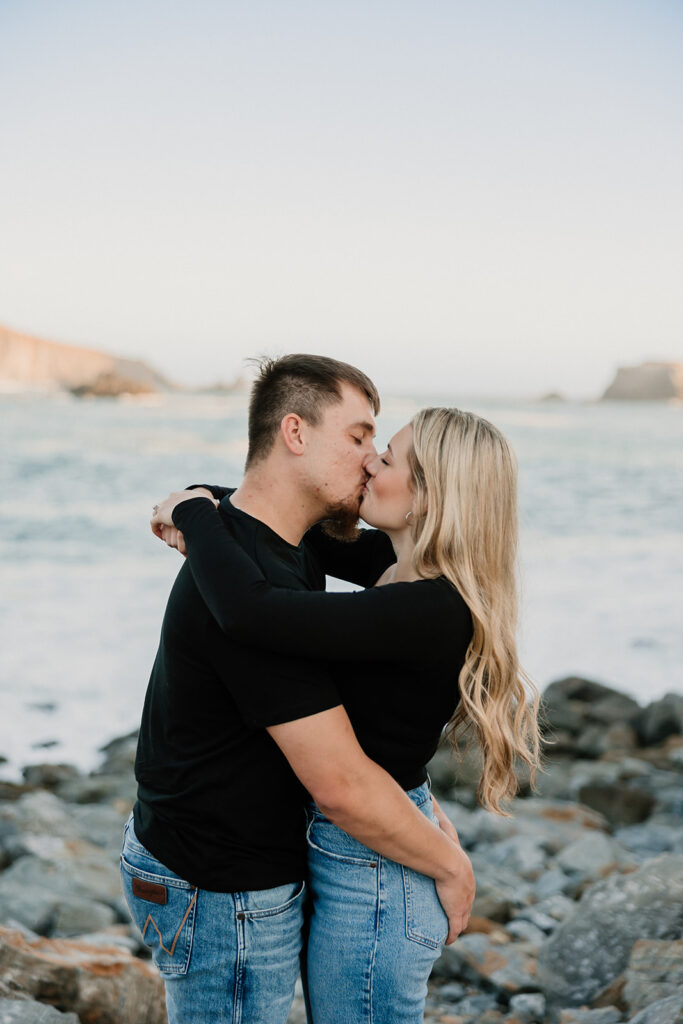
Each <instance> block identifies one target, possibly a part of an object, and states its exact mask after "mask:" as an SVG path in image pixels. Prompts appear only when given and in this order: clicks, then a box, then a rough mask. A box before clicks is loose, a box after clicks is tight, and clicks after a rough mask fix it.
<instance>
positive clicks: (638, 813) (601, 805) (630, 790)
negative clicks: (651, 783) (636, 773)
mask: <svg viewBox="0 0 683 1024" xmlns="http://www.w3.org/2000/svg"><path fill="white" fill-rule="evenodd" d="M579 800H580V801H581V803H583V804H586V805H587V806H588V807H592V808H593V809H594V810H596V811H600V813H601V814H604V815H605V817H606V818H607V820H608V821H609V822H610V824H612V825H635V824H637V823H638V822H640V821H645V820H646V819H647V818H649V817H650V815H651V814H652V812H653V810H654V808H655V804H656V803H657V801H656V800H655V798H654V797H653V796H652V794H651V793H648V792H647V791H646V790H644V789H636V787H635V786H629V785H626V784H625V783H623V782H616V783H611V784H610V783H599V782H593V783H589V784H588V785H587V786H581V788H580V789H579Z"/></svg>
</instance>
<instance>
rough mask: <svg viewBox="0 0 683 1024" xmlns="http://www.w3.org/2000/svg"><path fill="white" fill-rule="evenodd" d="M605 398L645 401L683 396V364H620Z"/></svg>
mask: <svg viewBox="0 0 683 1024" xmlns="http://www.w3.org/2000/svg"><path fill="white" fill-rule="evenodd" d="M602 398H603V400H605V399H608V400H609V399H612V400H621V401H644V402H654V401H661V400H663V399H667V398H681V399H683V363H641V364H640V366H620V367H619V369H618V370H617V375H616V377H615V378H614V380H613V381H612V383H611V384H610V386H609V387H608V388H607V390H606V391H605V393H604V395H603V396H602Z"/></svg>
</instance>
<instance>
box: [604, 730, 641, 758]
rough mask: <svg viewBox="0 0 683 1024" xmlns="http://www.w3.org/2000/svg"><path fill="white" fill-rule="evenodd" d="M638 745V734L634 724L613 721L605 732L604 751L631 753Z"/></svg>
mask: <svg viewBox="0 0 683 1024" xmlns="http://www.w3.org/2000/svg"><path fill="white" fill-rule="evenodd" d="M637 746H638V734H637V732H636V730H635V729H634V727H633V726H632V725H627V724H626V723H625V722H613V723H612V725H610V726H608V727H607V729H605V731H604V732H603V738H602V751H603V753H606V752H607V751H610V752H614V753H629V752H630V751H632V750H635V749H636V747H637Z"/></svg>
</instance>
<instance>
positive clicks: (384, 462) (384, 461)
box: [379, 459, 389, 466]
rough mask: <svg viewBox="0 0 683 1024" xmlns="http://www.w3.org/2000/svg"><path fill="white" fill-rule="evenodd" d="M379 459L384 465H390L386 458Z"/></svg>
mask: <svg viewBox="0 0 683 1024" xmlns="http://www.w3.org/2000/svg"><path fill="white" fill-rule="evenodd" d="M379 461H380V462H381V463H382V465H383V466H388V465H389V463H388V462H387V460H386V459H380V460H379Z"/></svg>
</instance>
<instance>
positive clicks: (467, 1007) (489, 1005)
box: [452, 992, 498, 1017]
mask: <svg viewBox="0 0 683 1024" xmlns="http://www.w3.org/2000/svg"><path fill="white" fill-rule="evenodd" d="M452 1009H453V1012H454V1013H457V1014H460V1015H461V1016H463V1017H479V1014H481V1013H484V1012H485V1011H486V1010H497V1009H498V1000H497V999H496V997H495V996H493V995H489V994H488V993H486V992H479V993H478V994H477V995H475V996H465V998H464V999H460V1000H458V1002H457V1003H454V1004H453V1007H452Z"/></svg>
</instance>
